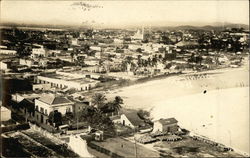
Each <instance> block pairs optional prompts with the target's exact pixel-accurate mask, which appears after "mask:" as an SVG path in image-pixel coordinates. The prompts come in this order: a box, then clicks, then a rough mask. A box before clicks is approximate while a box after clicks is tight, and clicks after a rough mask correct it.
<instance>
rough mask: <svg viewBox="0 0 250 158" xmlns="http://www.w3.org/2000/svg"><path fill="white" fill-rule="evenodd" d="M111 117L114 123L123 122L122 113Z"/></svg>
mask: <svg viewBox="0 0 250 158" xmlns="http://www.w3.org/2000/svg"><path fill="white" fill-rule="evenodd" d="M109 118H110V120H111V121H112V122H113V123H121V116H120V115H114V116H110V117H109Z"/></svg>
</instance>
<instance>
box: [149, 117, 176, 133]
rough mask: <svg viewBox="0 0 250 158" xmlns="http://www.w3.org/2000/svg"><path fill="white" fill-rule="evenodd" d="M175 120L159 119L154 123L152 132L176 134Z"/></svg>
mask: <svg viewBox="0 0 250 158" xmlns="http://www.w3.org/2000/svg"><path fill="white" fill-rule="evenodd" d="M177 122H178V121H177V120H176V119H175V118H168V119H160V120H157V121H155V122H154V127H153V132H156V131H160V132H176V131H178V125H177Z"/></svg>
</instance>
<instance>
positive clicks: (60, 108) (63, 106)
mask: <svg viewBox="0 0 250 158" xmlns="http://www.w3.org/2000/svg"><path fill="white" fill-rule="evenodd" d="M72 105H73V104H72V103H68V104H57V105H49V104H46V103H44V102H42V101H40V100H37V99H36V100H35V107H36V106H38V111H39V112H41V111H40V108H41V107H42V108H43V109H44V113H45V110H47V115H49V113H50V112H52V111H55V110H58V112H60V113H62V115H64V114H65V113H66V109H67V108H69V109H70V111H71V112H73V107H72Z"/></svg>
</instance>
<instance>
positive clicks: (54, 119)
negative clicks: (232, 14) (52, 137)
mask: <svg viewBox="0 0 250 158" xmlns="http://www.w3.org/2000/svg"><path fill="white" fill-rule="evenodd" d="M49 123H50V124H51V125H52V124H53V123H55V127H57V128H58V127H59V126H60V125H62V114H61V113H60V112H58V111H57V110H55V111H52V112H50V114H49Z"/></svg>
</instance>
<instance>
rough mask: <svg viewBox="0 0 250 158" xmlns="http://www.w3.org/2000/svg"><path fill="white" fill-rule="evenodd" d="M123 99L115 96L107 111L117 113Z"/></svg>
mask: <svg viewBox="0 0 250 158" xmlns="http://www.w3.org/2000/svg"><path fill="white" fill-rule="evenodd" d="M121 104H123V99H122V98H121V97H120V96H116V97H115V99H114V101H113V102H112V103H110V104H109V109H110V110H111V111H113V112H117V113H118V111H119V110H120V109H121V108H122V106H121Z"/></svg>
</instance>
